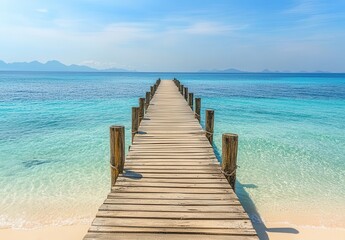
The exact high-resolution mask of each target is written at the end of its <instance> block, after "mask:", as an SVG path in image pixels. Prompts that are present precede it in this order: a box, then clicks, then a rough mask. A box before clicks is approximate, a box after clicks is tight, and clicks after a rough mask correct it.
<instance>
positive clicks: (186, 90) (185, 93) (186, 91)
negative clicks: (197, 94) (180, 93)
mask: <svg viewBox="0 0 345 240" xmlns="http://www.w3.org/2000/svg"><path fill="white" fill-rule="evenodd" d="M184 99H186V101H187V102H188V88H187V87H184Z"/></svg>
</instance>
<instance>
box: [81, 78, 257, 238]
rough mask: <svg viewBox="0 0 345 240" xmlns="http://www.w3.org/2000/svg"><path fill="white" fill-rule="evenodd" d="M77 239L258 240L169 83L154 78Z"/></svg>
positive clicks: (199, 129) (201, 133) (208, 146)
mask: <svg viewBox="0 0 345 240" xmlns="http://www.w3.org/2000/svg"><path fill="white" fill-rule="evenodd" d="M84 239H85V240H91V239H94V240H96V239H104V240H105V239H121V240H124V239H139V240H155V239H197V240H203V239H215V240H218V239H236V240H254V239H255V240H256V239H258V238H257V235H256V232H255V230H254V229H253V226H252V224H251V221H250V219H249V217H248V215H247V213H246V212H245V211H244V209H243V207H242V206H241V204H240V202H239V200H238V198H237V196H236V194H235V193H234V191H233V190H232V188H231V187H230V185H229V183H228V181H227V180H226V178H225V177H224V175H223V173H222V171H221V168H220V165H219V162H218V161H217V159H216V157H215V154H214V151H213V148H212V146H211V144H210V143H209V141H208V139H207V138H206V137H205V131H204V130H203V129H202V127H201V126H200V124H199V122H198V120H197V119H196V118H195V115H194V112H193V111H192V109H191V108H190V106H189V105H188V103H187V102H186V100H185V99H184V98H183V96H182V95H181V94H180V92H179V91H178V88H177V87H176V85H175V84H174V82H173V81H169V80H166V81H161V83H160V85H159V87H158V89H157V91H156V93H155V95H154V97H153V98H152V100H151V102H150V105H149V107H148V109H147V112H146V114H145V117H144V119H143V120H142V121H141V124H140V127H139V133H138V134H136V135H135V137H134V141H133V144H132V146H131V148H130V151H129V153H128V155H127V157H126V162H125V167H124V172H123V174H120V175H119V177H118V178H117V181H116V184H115V185H114V186H113V187H112V190H111V192H110V193H109V195H108V196H107V199H106V200H105V201H104V203H103V204H102V205H101V206H100V208H99V211H98V213H97V215H96V218H95V219H94V221H93V222H92V225H91V227H90V229H89V231H88V233H87V235H86V236H85V238H84Z"/></svg>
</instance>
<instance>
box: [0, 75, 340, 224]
mask: <svg viewBox="0 0 345 240" xmlns="http://www.w3.org/2000/svg"><path fill="white" fill-rule="evenodd" d="M158 77H161V78H169V79H171V78H173V77H177V78H179V79H180V80H181V81H182V82H183V83H184V84H185V85H187V86H188V87H189V90H190V91H192V92H194V93H195V96H198V97H201V98H202V111H204V110H205V109H206V108H213V109H215V111H216V116H215V147H217V148H219V149H221V134H222V133H225V132H234V133H238V134H239V137H240V138H239V141H240V142H239V157H238V163H239V165H240V168H239V169H238V183H237V189H238V194H239V197H240V199H241V201H242V202H243V203H244V205H245V206H246V209H247V210H248V211H249V213H250V215H251V216H252V217H253V219H255V218H257V217H258V216H259V215H260V216H261V218H262V219H267V218H268V219H269V217H270V216H271V215H275V216H276V215H278V219H277V218H276V219H275V220H277V221H287V219H286V216H287V215H289V216H296V217H299V216H310V217H312V218H313V219H314V221H313V223H311V224H317V225H326V226H339V225H340V226H342V227H344V222H345V217H344V212H345V187H344V186H345V120H344V119H345V75H344V74H197V73H184V74H182V73H179V74H176V73H175V74H169V73H32V72H26V73H13V72H2V73H0V186H1V188H0V227H37V226H42V225H47V224H69V223H77V222H89V221H91V220H92V218H93V216H94V214H95V211H96V210H97V208H98V206H99V205H100V204H101V203H102V201H103V200H104V198H105V197H106V195H107V193H108V191H109V182H110V179H109V163H108V161H109V146H108V144H109V143H108V141H109V139H108V138H109V137H108V131H109V130H108V127H109V126H110V125H111V124H122V125H125V126H126V129H127V132H126V134H127V136H130V131H129V128H130V117H131V107H132V106H134V105H137V102H138V97H141V96H144V95H145V91H148V90H149V86H150V85H151V84H152V83H154V81H155V79H157V78H158ZM129 140H130V139H129V137H127V139H126V141H127V145H129V144H130V142H129ZM279 215H281V218H280V219H279Z"/></svg>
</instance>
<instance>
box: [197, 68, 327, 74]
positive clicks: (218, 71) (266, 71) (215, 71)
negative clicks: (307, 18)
mask: <svg viewBox="0 0 345 240" xmlns="http://www.w3.org/2000/svg"><path fill="white" fill-rule="evenodd" d="M199 72H200V73H330V72H327V71H312V72H307V71H299V72H292V71H271V70H269V69H264V70H262V71H259V72H254V71H242V70H239V69H236V68H228V69H224V70H219V69H213V70H199Z"/></svg>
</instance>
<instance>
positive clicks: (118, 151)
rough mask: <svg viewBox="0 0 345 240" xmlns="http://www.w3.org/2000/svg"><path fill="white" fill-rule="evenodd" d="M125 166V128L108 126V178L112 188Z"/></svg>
mask: <svg viewBox="0 0 345 240" xmlns="http://www.w3.org/2000/svg"><path fill="white" fill-rule="evenodd" d="M124 164H125V127H124V126H110V176H111V185H110V187H112V186H113V185H114V184H115V182H116V179H117V177H118V176H119V174H120V173H122V172H123V167H124Z"/></svg>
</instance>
